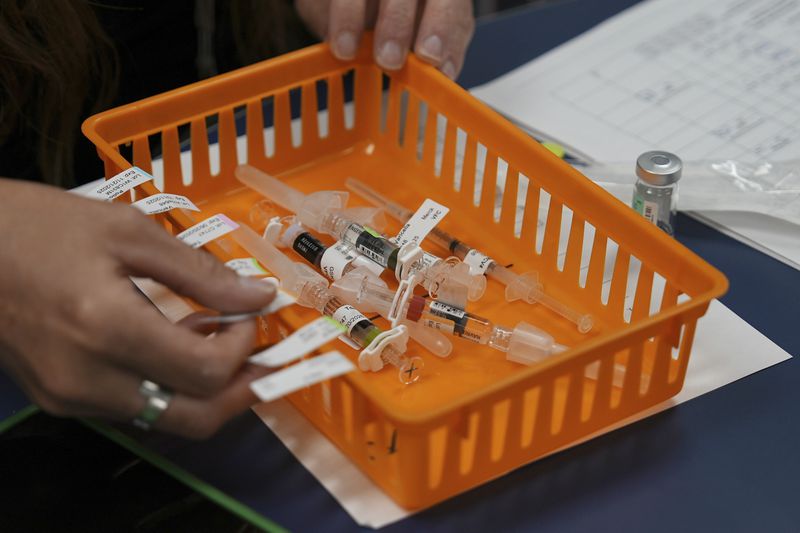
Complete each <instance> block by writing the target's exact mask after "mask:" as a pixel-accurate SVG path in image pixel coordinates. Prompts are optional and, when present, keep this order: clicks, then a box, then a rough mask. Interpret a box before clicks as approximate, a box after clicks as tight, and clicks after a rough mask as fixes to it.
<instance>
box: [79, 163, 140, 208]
mask: <svg viewBox="0 0 800 533" xmlns="http://www.w3.org/2000/svg"><path fill="white" fill-rule="evenodd" d="M152 179H153V176H151V175H150V174H148V173H147V172H145V171H144V170H142V169H141V168H139V167H131V168H129V169H128V170H123V171H122V172H120V173H119V174H117V175H116V176H113V177H111V178H109V179H107V180H106V181H104V182H103V183H101V184H100V185H98V186H97V188H96V189H95V190H93V191H91V192H90V193H89V194H88V195H87V196H89V197H90V198H96V199H98V200H105V201H107V202H108V201H111V200H113V199H114V198H117V197H119V196H122V195H123V194H125V193H126V192H128V191H129V190H131V189H133V188H134V187H136V186H138V185H141V184H142V183H146V182H148V181H150V180H152Z"/></svg>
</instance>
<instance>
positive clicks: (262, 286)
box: [239, 276, 275, 297]
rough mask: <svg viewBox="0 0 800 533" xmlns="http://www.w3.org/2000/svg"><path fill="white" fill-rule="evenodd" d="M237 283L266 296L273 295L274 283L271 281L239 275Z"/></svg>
mask: <svg viewBox="0 0 800 533" xmlns="http://www.w3.org/2000/svg"><path fill="white" fill-rule="evenodd" d="M239 284H240V285H241V286H242V287H244V288H245V289H247V290H248V291H253V292H257V293H260V294H262V295H264V296H265V297H266V296H275V285H273V284H272V283H264V282H263V281H261V280H260V279H258V278H249V277H244V276H242V277H240V278H239Z"/></svg>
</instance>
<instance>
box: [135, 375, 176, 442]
mask: <svg viewBox="0 0 800 533" xmlns="http://www.w3.org/2000/svg"><path fill="white" fill-rule="evenodd" d="M139 394H141V395H142V396H144V398H145V404H144V407H143V408H142V410H141V411H140V412H139V414H138V415H137V416H136V418H134V419H133V425H134V426H136V427H137V428H140V429H144V430H149V429H150V428H152V427H153V424H155V423H156V422H157V421H158V419H159V418H161V415H162V414H164V411H166V410H167V408H168V407H169V403H170V401H172V392H171V391H170V390H168V389H166V388H164V387H161V386H160V385H158V384H157V383H154V382H152V381H150V380H147V379H145V380H142V383H141V385H139Z"/></svg>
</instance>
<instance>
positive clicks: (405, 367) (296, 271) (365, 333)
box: [231, 224, 424, 384]
mask: <svg viewBox="0 0 800 533" xmlns="http://www.w3.org/2000/svg"><path fill="white" fill-rule="evenodd" d="M231 236H232V237H233V239H234V240H235V241H236V242H237V243H238V244H239V245H240V246H241V247H242V248H244V249H245V250H247V252H249V253H250V254H252V255H253V257H255V258H256V259H257V260H258V261H259V262H261V264H262V265H264V266H265V267H266V268H267V269H268V270H269V271H270V272H272V273H273V274H274V275H275V276H276V277H277V278H278V279H279V280H280V283H281V288H283V289H284V290H285V291H287V292H289V293H290V294H293V295H295V296H297V303H298V304H300V305H302V306H304V307H310V308H312V309H316V310H317V311H319V312H320V313H322V314H323V315H325V316H329V317H331V318H333V319H334V320H336V321H338V322H339V323H341V324H342V325H344V326H345V328H346V329H347V336H348V337H349V338H350V339H351V340H352V341H353V342H355V343H356V344H357V345H358V346H359V347H361V348H363V350H362V352H361V354H360V355H359V358H358V366H359V368H361V370H364V371H367V370H370V371H373V372H377V371H378V370H380V369H381V368H383V366H384V364H391V365H393V366H395V367H396V368H397V369H398V378H399V379H400V382H401V383H404V384H410V383H414V382H415V381H417V380H418V379H419V377H420V371H421V370H422V368H423V367H424V362H423V360H422V359H421V358H420V357H408V356H406V355H405V351H406V344H407V342H408V328H407V327H406V326H403V325H400V326H397V327H395V328H392V329H391V330H388V331H383V330H381V329H380V328H379V327H378V326H376V325H375V324H374V323H373V322H372V321H371V320H369V319H368V318H367V317H365V316H364V315H363V314H361V312H359V311H358V310H357V309H356V308H355V307H353V306H351V305H347V304H345V303H344V302H342V301H341V300H340V299H339V298H338V297H336V295H335V294H333V292H331V290H330V289H329V288H328V281H327V280H326V279H325V278H323V277H322V276H320V275H319V274H318V273H316V272H314V270H312V269H311V268H310V267H308V266H307V265H304V264H302V263H296V262H294V261H292V260H290V259H289V258H288V257H287V256H286V255H285V254H284V253H283V252H281V251H280V250H278V249H277V248H276V247H275V246H273V245H272V244H270V243H269V242H267V241H266V240H264V239H262V238H261V237H259V236H258V234H256V233H255V232H254V231H253V230H251V229H250V228H249V227H247V226H245V225H244V224H240V226H239V229H237V230H235V231H234V232H233V233H231Z"/></svg>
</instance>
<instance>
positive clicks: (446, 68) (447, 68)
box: [442, 61, 456, 80]
mask: <svg viewBox="0 0 800 533" xmlns="http://www.w3.org/2000/svg"><path fill="white" fill-rule="evenodd" d="M442 74H444V75H445V76H447V77H448V78H450V79H451V80H454V79H456V66H455V65H454V64H453V62H452V61H447V62H445V64H444V65H442Z"/></svg>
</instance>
